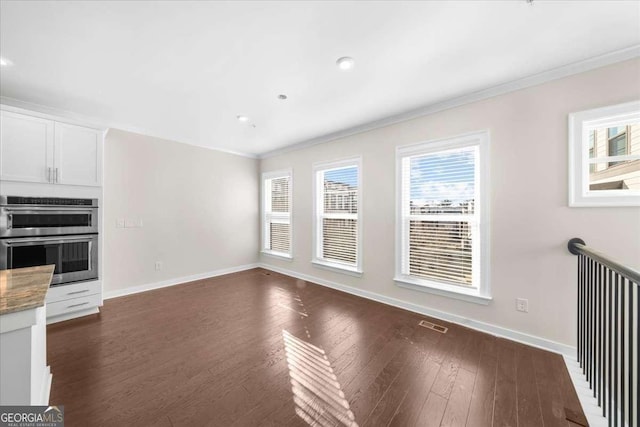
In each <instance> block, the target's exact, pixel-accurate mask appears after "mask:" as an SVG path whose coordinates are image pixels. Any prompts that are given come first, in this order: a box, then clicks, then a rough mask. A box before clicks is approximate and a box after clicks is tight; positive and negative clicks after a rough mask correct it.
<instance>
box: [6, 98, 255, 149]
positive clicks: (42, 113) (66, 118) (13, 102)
mask: <svg viewBox="0 0 640 427" xmlns="http://www.w3.org/2000/svg"><path fill="white" fill-rule="evenodd" d="M0 107H1V108H2V109H3V110H7V111H13V112H17V113H26V114H31V115H33V113H37V115H38V116H39V117H42V118H46V119H50V120H56V121H63V122H66V123H70V124H75V125H79V126H86V127H90V128H93V129H100V130H102V131H104V132H106V133H107V132H109V130H111V129H118V130H123V131H125V132H131V133H136V134H140V135H145V136H149V137H152V138H158V139H164V140H168V141H173V142H177V143H180V144H186V145H192V146H195V147H199V148H205V149H207V150H213V151H219V152H221V153H225V154H233V155H236V156H241V157H248V158H251V159H257V158H258V156H257V155H256V154H252V153H245V152H242V151H235V150H227V149H224V148H216V147H208V146H204V145H202V144H199V143H196V142H193V141H185V140H182V139H180V138H175V137H172V136H169V135H159V134H156V133H155V132H151V131H149V130H147V129H144V128H140V127H137V126H133V125H129V124H126V123H118V122H112V121H105V120H102V119H98V118H96V117H91V116H85V115H82V114H78V113H74V112H72V111H67V110H62V109H58V108H54V107H49V106H46V105H41V104H36V103H33V102H28V101H22V100H19V99H15V98H10V97H6V96H0Z"/></svg>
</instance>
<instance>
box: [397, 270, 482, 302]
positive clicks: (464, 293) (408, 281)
mask: <svg viewBox="0 0 640 427" xmlns="http://www.w3.org/2000/svg"><path fill="white" fill-rule="evenodd" d="M393 280H394V281H395V282H396V285H397V286H400V287H401V288H406V289H411V290H413V291H419V292H427V293H430V294H434V295H440V296H443V297H449V298H454V299H459V300H462V301H467V302H472V303H475V304H481V305H489V303H490V302H491V300H492V299H493V298H491V297H490V296H487V295H481V294H479V293H478V292H477V291H476V290H473V289H464V288H460V287H458V286H453V285H451V286H449V285H444V284H440V283H436V282H429V281H426V280H420V279H414V278H410V277H407V276H397V277H395V278H394V279H393Z"/></svg>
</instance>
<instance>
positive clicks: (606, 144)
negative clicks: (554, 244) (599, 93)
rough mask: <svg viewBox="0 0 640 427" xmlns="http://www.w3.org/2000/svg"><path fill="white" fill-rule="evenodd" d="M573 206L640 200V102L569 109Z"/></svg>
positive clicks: (629, 203)
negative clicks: (571, 110) (583, 109)
mask: <svg viewBox="0 0 640 427" xmlns="http://www.w3.org/2000/svg"><path fill="white" fill-rule="evenodd" d="M569 206H579V207H581V206H640V102H638V101H636V102H630V103H627V104H619V105H613V106H609V107H603V108H597V109H595V110H588V111H581V112H578V113H573V114H570V115H569Z"/></svg>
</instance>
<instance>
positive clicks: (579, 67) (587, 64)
mask: <svg viewBox="0 0 640 427" xmlns="http://www.w3.org/2000/svg"><path fill="white" fill-rule="evenodd" d="M638 57H640V45H634V46H630V47H627V48H624V49H620V50H616V51H613V52H609V53H605V54H604V55H599V56H595V57H593V58H589V59H585V60H583V61H578V62H574V63H572V64H568V65H563V66H561V67H557V68H553V69H551V70H547V71H543V72H541V73H537V74H533V75H530V76H527V77H523V78H520V79H516V80H512V81H509V82H506V83H502V84H499V85H497V86H491V87H489V88H486V89H482V90H479V91H476V92H471V93H468V94H466V95H462V96H458V97H454V98H450V99H447V100H445V101H440V102H436V103H433V104H428V105H426V106H424V107H421V108H418V109H415V110H410V111H407V112H404V113H400V114H396V115H394V116H391V117H386V118H384V119H381V120H375V121H373V122H368V123H365V124H362V125H359V126H354V127H351V128H348V129H345V130H341V131H338V132H333V133H330V134H327V135H323V136H319V137H317V138H313V139H310V140H306V141H301V142H298V143H294V144H292V145H287V146H286V147H282V148H277V149H275V150H271V151H267V152H265V153H262V154H260V155H259V158H261V159H265V158H269V157H274V156H277V155H280V154H284V153H286V152H289V151H294V150H300V149H302V148H307V147H312V146H314V145H318V144H322V143H325V142H329V141H335V140H336V139H340V138H345V137H347V136H352V135H357V134H359V133H363V132H367V131H370V130H373V129H378V128H382V127H385V126H389V125H392V124H396V123H401V122H405V121H408V120H412V119H415V118H417V117H421V116H427V115H429V114H434V113H438V112H441V111H445V110H449V109H452V108H456V107H460V106H463V105H466V104H471V103H474V102H477V101H482V100H484V99H488V98H493V97H496V96H500V95H504V94H507V93H510V92H515V91H518V90H521V89H526V88H529V87H532V86H537V85H541V84H543V83H547V82H550V81H553V80H558V79H562V78H564V77H569V76H572V75H574V74H580V73H584V72H586V71H591V70H594V69H596V68H601V67H605V66H607V65H612V64H615V63H618V62H623V61H627V60H629V59H634V58H638Z"/></svg>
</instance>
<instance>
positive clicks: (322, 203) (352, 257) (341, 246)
mask: <svg viewBox="0 0 640 427" xmlns="http://www.w3.org/2000/svg"><path fill="white" fill-rule="evenodd" d="M360 187H361V186H360V162H359V160H349V161H344V162H334V163H328V164H321V165H316V167H315V191H316V193H315V218H314V226H315V230H314V237H315V243H314V259H313V261H314V263H316V264H321V265H324V266H328V267H333V268H337V269H339V270H347V271H352V272H360V265H361V256H360V221H359V211H360V208H359V206H360Z"/></svg>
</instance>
